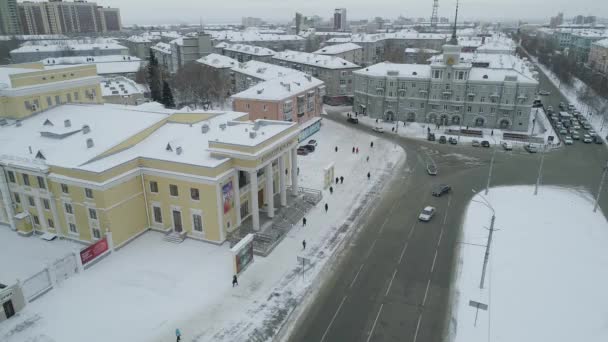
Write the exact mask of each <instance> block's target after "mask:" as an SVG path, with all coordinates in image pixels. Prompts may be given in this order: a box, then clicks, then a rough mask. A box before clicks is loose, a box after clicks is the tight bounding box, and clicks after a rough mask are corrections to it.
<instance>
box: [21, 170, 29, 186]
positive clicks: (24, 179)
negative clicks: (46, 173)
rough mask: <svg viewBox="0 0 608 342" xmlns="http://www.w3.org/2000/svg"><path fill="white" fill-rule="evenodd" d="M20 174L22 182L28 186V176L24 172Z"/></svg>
mask: <svg viewBox="0 0 608 342" xmlns="http://www.w3.org/2000/svg"><path fill="white" fill-rule="evenodd" d="M22 176H23V184H25V185H27V186H30V176H29V175H26V174H25V173H24V174H22Z"/></svg>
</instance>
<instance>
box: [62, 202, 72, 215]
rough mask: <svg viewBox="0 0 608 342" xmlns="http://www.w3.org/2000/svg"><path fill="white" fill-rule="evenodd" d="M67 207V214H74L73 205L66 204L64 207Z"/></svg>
mask: <svg viewBox="0 0 608 342" xmlns="http://www.w3.org/2000/svg"><path fill="white" fill-rule="evenodd" d="M63 206H64V207H65V212H66V213H68V214H74V208H72V204H71V203H65V204H64V205H63Z"/></svg>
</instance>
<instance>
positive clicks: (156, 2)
mask: <svg viewBox="0 0 608 342" xmlns="http://www.w3.org/2000/svg"><path fill="white" fill-rule="evenodd" d="M90 1H94V0H90ZM96 2H97V4H98V5H102V6H111V7H118V8H120V10H121V15H122V21H123V24H125V25H131V24H165V23H167V24H169V23H198V22H199V18H202V20H203V22H204V23H206V24H211V23H229V22H238V23H240V21H241V17H243V16H252V17H259V18H262V19H265V20H268V21H274V22H276V21H282V22H286V21H287V20H289V19H291V18H292V17H293V15H294V13H295V12H296V11H299V12H301V13H303V14H304V15H307V16H311V15H314V14H316V15H319V16H321V17H323V18H329V16H330V15H332V13H333V10H334V8H336V7H345V8H346V9H347V18H348V19H349V20H350V19H367V18H373V17H375V16H381V17H386V18H395V17H397V16H399V15H400V14H401V15H403V16H406V17H430V15H431V10H432V3H433V1H432V0H334V1H330V0H227V1H217V0H96ZM455 4H456V0H439V16H441V17H450V18H452V17H453V16H454V7H455ZM460 4H461V12H460V13H461V14H462V17H464V18H465V19H483V18H485V19H487V20H494V19H530V18H532V19H540V18H548V17H550V16H552V15H555V14H556V13H557V12H558V11H563V12H564V14H565V16H566V17H570V16H573V15H576V14H584V15H590V14H593V15H597V16H600V17H608V0H461V1H460Z"/></svg>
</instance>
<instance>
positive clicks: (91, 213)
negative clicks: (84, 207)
mask: <svg viewBox="0 0 608 342" xmlns="http://www.w3.org/2000/svg"><path fill="white" fill-rule="evenodd" d="M89 217H90V218H91V220H97V210H95V209H92V208H89Z"/></svg>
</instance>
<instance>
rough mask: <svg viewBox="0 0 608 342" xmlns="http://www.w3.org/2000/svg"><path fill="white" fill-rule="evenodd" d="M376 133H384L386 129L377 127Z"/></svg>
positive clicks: (375, 128)
mask: <svg viewBox="0 0 608 342" xmlns="http://www.w3.org/2000/svg"><path fill="white" fill-rule="evenodd" d="M374 131H375V132H378V133H384V128H382V127H380V126H376V127H374Z"/></svg>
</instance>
